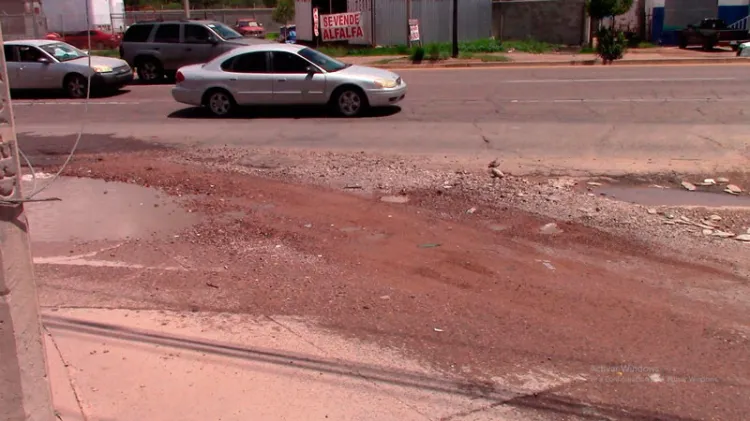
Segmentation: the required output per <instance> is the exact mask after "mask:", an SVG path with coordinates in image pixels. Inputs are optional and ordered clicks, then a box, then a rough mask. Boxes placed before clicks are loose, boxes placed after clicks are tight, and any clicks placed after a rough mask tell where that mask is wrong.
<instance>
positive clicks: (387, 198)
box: [380, 196, 409, 203]
mask: <svg viewBox="0 0 750 421" xmlns="http://www.w3.org/2000/svg"><path fill="white" fill-rule="evenodd" d="M380 201H381V202H386V203H406V202H408V201H409V197H408V196H383V197H381V198H380Z"/></svg>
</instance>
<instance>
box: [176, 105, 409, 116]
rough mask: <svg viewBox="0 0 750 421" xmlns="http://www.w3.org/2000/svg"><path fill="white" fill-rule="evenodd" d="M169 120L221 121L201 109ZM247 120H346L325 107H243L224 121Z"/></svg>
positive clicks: (393, 110) (374, 111)
mask: <svg viewBox="0 0 750 421" xmlns="http://www.w3.org/2000/svg"><path fill="white" fill-rule="evenodd" d="M399 112H401V107H399V106H391V107H379V108H371V109H369V110H367V111H366V112H365V113H364V114H362V115H361V116H360V117H357V118H377V117H389V116H392V115H395V114H397V113H399ZM168 117H169V118H185V119H220V118H221V117H215V116H213V115H212V114H211V113H210V112H209V111H208V110H206V109H205V108H201V107H192V108H183V109H181V110H177V111H175V112H173V113H171V114H169V116H168ZM247 118H269V119H273V118H295V119H297V118H344V117H338V116H337V115H335V114H333V113H331V112H330V111H329V110H328V109H326V108H325V107H297V106H295V107H243V108H242V109H241V110H239V111H238V112H237V113H236V114H234V115H232V116H227V117H223V119H247Z"/></svg>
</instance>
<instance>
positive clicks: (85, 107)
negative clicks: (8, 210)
mask: <svg viewBox="0 0 750 421" xmlns="http://www.w3.org/2000/svg"><path fill="white" fill-rule="evenodd" d="M89 14H90V13H89V2H86V26H87V27H89V28H90V27H91V22H90V19H89ZM86 38H87V44H88V53H87V56H88V62H87V64H88V67H89V71H88V76H87V77H86V98H85V100H84V103H83V116H82V118H81V126H80V127H79V129H78V134H77V135H76V140H75V142H74V143H73V146H72V147H71V149H70V153H68V157H67V158H66V159H65V162H63V164H62V166H61V167H60V169H59V170H58V171H57V172H56V173H55V175H53V176H52V178H51V179H50V181H49V182H48V183H47V184H45V185H43V186H42V187H40V188H39V189H38V190H37V189H36V175H35V174H34V168H33V167H32V166H31V163H30V162H29V160H28V158H26V155H25V154H23V156H24V159H26V163H27V165H28V166H29V169H30V170H31V172H32V174H34V175H32V179H33V180H34V187H33V189H32V192H31V194H29V195H28V196H26V197H25V198H23V199H21V200H16V201H14V202H30V201H36V200H33V199H34V196H36V195H38V194H39V193H41V192H43V191H45V190H47V189H48V188H49V187H50V186H51V185H52V183H54V182H55V181H56V180H57V179H58V178H59V177H60V174H62V173H63V171H65V168H67V166H68V164H70V161H71V160H73V156H75V153H76V150H77V149H78V145H79V144H80V143H81V138H82V137H83V132H84V130H85V128H86V120H87V117H88V113H89V101H90V100H91V78H92V77H93V75H94V73H95V71H94V69H93V68H92V67H91V31H90V30H89V31H87V35H86ZM16 142H18V141H17V140H16ZM18 149H19V152H20V151H21V148H20V147H19V148H18ZM46 200H60V199H58V198H50V199H46Z"/></svg>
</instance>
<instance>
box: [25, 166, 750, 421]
mask: <svg viewBox="0 0 750 421" xmlns="http://www.w3.org/2000/svg"><path fill="white" fill-rule="evenodd" d="M66 173H67V175H76V176H85V177H93V178H102V179H105V180H116V181H124V182H131V183H137V184H141V185H148V186H154V187H158V188H160V189H163V190H164V191H165V192H167V193H169V194H172V195H182V196H191V197H192V196H194V197H196V198H195V199H192V200H191V201H190V202H189V206H190V208H191V209H192V210H197V211H199V212H200V214H202V215H205V217H204V220H203V222H202V224H200V225H198V226H197V227H194V228H191V229H189V230H187V231H186V232H184V233H181V234H180V235H179V236H177V237H174V238H172V239H171V240H169V241H157V240H151V239H149V240H133V241H132V242H129V243H127V244H125V245H123V246H122V247H121V248H119V249H118V251H117V254H118V256H127V255H128V254H133V253H136V251H137V253H141V254H142V253H144V251H150V253H152V254H154V255H162V256H164V257H165V258H168V259H171V260H172V261H176V262H181V264H182V266H183V268H184V269H185V270H183V271H164V270H158V269H157V270H151V271H145V270H141V271H132V270H126V269H112V268H88V267H54V266H41V267H40V270H39V273H40V276H41V278H42V279H43V288H45V286H46V287H53V288H55V289H56V290H61V291H63V290H66V289H70V288H73V287H75V288H76V289H78V290H81V291H85V294H80V295H76V294H72V295H71V296H70V300H69V301H70V302H69V303H68V305H81V304H83V300H86V302H85V305H91V304H92V302H91V301H92V298H91V297H98V299H99V300H101V301H102V302H106V303H107V304H108V305H128V306H139V307H150V308H173V309H193V310H199V309H200V310H219V311H234V312H243V313H252V314H288V315H295V316H307V317H313V318H316V319H318V320H320V321H321V322H322V323H324V324H325V325H326V326H328V327H330V328H333V329H335V330H336V331H338V332H340V333H342V334H344V335H352V336H356V337H359V338H363V339H366V340H370V341H375V342H378V343H381V344H386V345H389V346H393V347H396V348H399V349H406V350H407V351H410V352H412V353H414V354H415V355H419V356H421V357H422V358H424V359H426V360H428V361H431V362H433V363H435V364H436V365H438V366H440V367H441V368H443V369H445V370H447V371H451V372H453V373H454V374H460V375H464V376H470V377H473V378H482V379H488V378H491V377H493V376H501V375H503V374H507V373H527V372H532V371H540V370H541V371H545V372H554V373H564V374H565V375H568V376H579V378H585V379H586V380H585V381H583V384H582V385H571V386H570V387H568V388H561V389H558V390H556V391H555V392H554V393H552V392H549V393H548V394H543V396H542V395H540V396H537V397H536V398H534V399H532V400H533V401H534V402H523V405H529V406H533V405H537V406H539V407H542V408H547V409H548V410H550V411H552V410H553V409H550V408H548V407H553V406H555V405H557V406H558V408H556V409H554V411H556V413H560V412H566V411H567V412H571V413H572V412H575V411H579V412H580V411H581V408H580V402H588V403H589V404H590V405H593V408H594V409H591V408H592V407H587V408H589V409H587V410H591V411H594V413H598V414H600V415H602V416H611V417H615V418H616V419H678V418H676V416H678V415H679V416H680V417H684V418H679V419H688V418H694V419H708V418H709V416H718V417H720V418H722V419H740V418H741V417H740V416H739V414H743V413H747V411H748V410H750V408H748V407H746V406H745V405H747V402H746V401H745V400H743V399H742V394H741V393H739V390H741V389H742V388H743V387H746V386H747V385H746V384H744V383H743V382H746V380H742V379H747V378H750V368H748V367H750V365H749V364H746V362H747V361H748V358H749V355H748V345H750V342H749V341H748V339H747V334H746V333H743V330H742V329H744V328H746V325H745V322H746V314H747V312H746V311H747V301H746V300H743V299H741V298H738V297H742V296H744V297H747V293H748V291H747V285H746V279H745V278H742V277H737V276H736V275H735V274H733V273H732V272H731V270H729V269H726V268H722V267H719V266H712V265H708V264H701V263H695V262H689V261H687V260H686V259H682V258H676V257H674V256H670V255H667V254H665V253H662V252H661V251H659V250H657V249H654V248H651V247H649V246H648V245H647V244H645V243H642V242H639V241H631V240H628V239H626V238H622V237H618V236H616V235H613V234H608V233H604V232H602V231H599V230H596V229H593V228H590V227H586V226H583V225H581V224H579V223H577V222H575V221H572V220H568V221H563V220H554V219H551V218H547V217H542V216H538V215H533V214H531V213H529V212H526V211H523V210H520V209H518V208H516V207H515V206H513V205H512V201H510V200H508V201H506V202H503V201H500V200H498V201H497V202H496V203H494V205H493V206H488V205H487V204H485V205H483V206H482V208H481V209H479V210H477V209H475V210H474V211H472V210H471V208H469V206H467V204H469V203H472V202H474V201H476V200H477V199H476V197H474V196H472V195H471V194H470V193H467V192H466V191H462V190H460V189H445V190H441V191H440V192H439V193H438V192H436V191H435V190H434V189H413V190H410V191H406V192H405V193H406V194H407V196H408V197H409V201H408V202H406V203H385V202H382V201H380V200H379V195H375V196H372V195H369V193H365V194H363V195H362V197H359V196H356V195H352V194H346V193H342V192H339V191H332V190H330V189H328V188H324V187H319V186H313V185H301V184H290V183H285V182H281V181H275V180H269V179H265V178H260V177H256V176H250V175H242V174H237V173H232V172H228V171H220V170H212V169H208V168H206V167H205V166H202V165H195V164H179V163H175V162H172V161H170V160H166V159H161V158H159V157H155V156H154V155H153V154H149V155H147V154H130V155H118V156H107V155H103V156H98V157H93V158H91V159H82V160H79V161H77V163H76V164H74V165H72V166H71V167H70V168H69V169H68V170H67V171H66ZM548 224H555V225H554V228H555V229H550V226H549V225H548ZM65 279H72V280H74V282H70V283H67V284H66V281H65ZM743 294H744V295H743ZM84 297H85V298H84ZM732 297H733V298H734V299H732ZM107 300H109V301H107ZM743 326H744V327H743ZM729 362H732V363H729ZM743 362H745V363H743ZM613 364H630V365H633V366H648V367H656V368H657V369H658V371H659V372H660V373H661V375H663V376H666V375H670V376H673V377H674V378H679V379H684V378H689V377H702V378H710V379H715V381H712V382H710V383H707V382H704V383H698V382H687V381H686V382H684V384H681V385H680V386H675V387H660V386H659V385H652V384H650V383H649V380H648V379H646V378H644V377H643V376H642V375H641V376H639V377H632V376H631V377H629V378H631V379H632V381H630V382H627V381H617V378H616V377H612V376H615V374H612V376H609V374H611V373H607V374H604V375H603V374H601V373H600V372H593V371H592V369H591V367H592V365H596V366H611V365H613ZM631 374H632V373H631ZM641 374H642V373H641ZM580 376H582V377H580ZM697 395H700V396H701V397H702V398H701V399H685V398H686V397H688V396H697ZM678 401H679V402H680V403H679V405H675V404H673V402H678ZM555 402H556V403H555ZM635 402H639V404H638V405H637V407H636V406H634V405H635ZM519 404H520V403H519ZM560 406H562V407H563V408H560ZM678 406H679V409H675V408H677V407H678ZM625 410H626V411H629V412H630V415H627V414H626V413H625V412H623V411H625ZM665 417H666V418H665ZM669 417H672V418H669Z"/></svg>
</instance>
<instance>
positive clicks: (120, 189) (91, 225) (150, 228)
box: [24, 177, 199, 243]
mask: <svg viewBox="0 0 750 421" xmlns="http://www.w3.org/2000/svg"><path fill="white" fill-rule="evenodd" d="M25 179H28V177H25ZM48 182H49V179H42V180H37V186H38V187H41V186H43V185H45V184H46V183H48ZM24 188H25V191H27V192H30V191H31V188H32V183H31V182H29V181H26V182H25V185H24ZM52 197H57V198H60V199H62V200H61V201H50V202H33V203H29V204H27V205H26V211H27V213H28V217H29V224H30V227H31V228H30V229H31V237H32V241H34V242H37V243H46V242H64V241H108V240H109V241H116V240H124V239H127V238H142V237H146V236H163V235H169V234H174V233H177V232H179V231H181V230H183V229H185V228H186V227H189V226H190V225H192V224H194V223H196V222H197V221H198V217H199V216H198V215H197V214H194V213H189V212H188V211H187V210H185V209H183V208H182V207H181V206H180V205H179V203H178V202H177V201H176V200H175V199H173V198H170V197H168V196H167V195H166V194H164V193H162V192H160V191H159V190H156V189H152V188H146V187H141V186H138V185H134V184H127V183H119V182H106V181H103V180H94V179H86V178H75V177H61V178H59V179H57V180H56V181H55V182H54V183H53V184H52V185H51V186H50V187H49V188H48V189H47V190H45V191H44V192H42V193H40V194H39V195H38V196H37V197H36V198H38V199H44V198H52Z"/></svg>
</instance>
